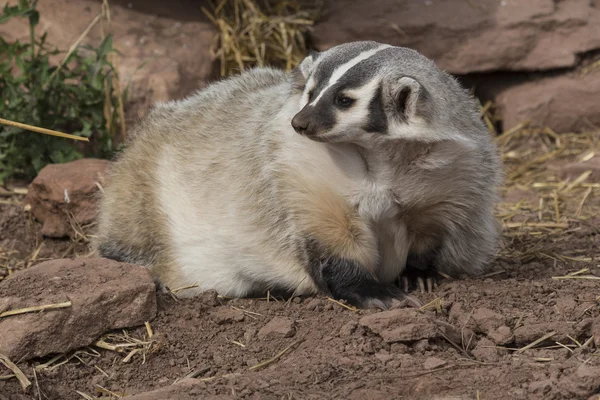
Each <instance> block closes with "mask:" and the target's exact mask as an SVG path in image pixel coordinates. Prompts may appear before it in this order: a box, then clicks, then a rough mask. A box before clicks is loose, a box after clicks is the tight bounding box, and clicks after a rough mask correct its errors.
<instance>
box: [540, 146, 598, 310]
mask: <svg viewBox="0 0 600 400" xmlns="http://www.w3.org/2000/svg"><path fill="white" fill-rule="evenodd" d="M546 165H547V167H548V169H549V170H551V171H552V172H554V173H555V174H556V176H559V177H560V179H568V180H570V181H574V180H575V179H577V177H579V176H580V175H581V174H583V173H584V172H586V171H592V174H591V175H590V177H589V178H588V180H589V181H590V182H597V181H600V155H598V154H596V155H595V156H594V157H592V158H590V159H589V160H585V161H574V162H568V163H565V161H564V160H560V161H559V160H551V161H549V162H548V163H547V164H546ZM577 308H578V307H576V309H577ZM574 311H575V310H574ZM584 313H585V312H584Z"/></svg>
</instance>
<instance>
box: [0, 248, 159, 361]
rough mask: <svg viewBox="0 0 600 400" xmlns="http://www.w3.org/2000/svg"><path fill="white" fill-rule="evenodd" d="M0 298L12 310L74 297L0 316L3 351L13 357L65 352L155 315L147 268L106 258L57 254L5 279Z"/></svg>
mask: <svg viewBox="0 0 600 400" xmlns="http://www.w3.org/2000/svg"><path fill="white" fill-rule="evenodd" d="M0 299H8V300H9V301H10V304H9V306H10V307H9V309H11V310H15V309H20V308H26V307H33V306H40V305H48V304H57V303H65V302H67V301H70V302H71V306H70V307H65V308H59V309H54V310H46V311H44V312H37V313H28V314H21V315H15V316H11V317H8V318H2V319H0V353H2V354H4V355H6V356H8V357H9V358H10V359H13V360H27V359H30V358H33V357H42V356H45V355H47V354H52V353H66V352H68V351H71V350H74V349H77V348H80V347H84V346H88V345H90V344H92V343H93V342H94V341H96V340H97V339H98V337H100V336H101V335H102V334H103V333H104V332H107V331H110V330H113V329H121V328H129V327H134V326H139V325H143V324H144V322H146V321H151V320H152V319H154V317H155V316H156V286H155V284H154V282H153V281H152V277H151V275H150V272H149V271H148V268H145V267H140V266H137V265H133V264H126V263H120V262H116V261H112V260H107V259H104V258H86V259H74V260H70V259H58V260H52V261H46V262H43V263H40V264H37V265H35V266H33V267H30V268H27V269H24V270H21V271H17V272H15V273H14V274H13V275H12V276H11V277H10V278H9V279H6V280H4V281H2V282H0Z"/></svg>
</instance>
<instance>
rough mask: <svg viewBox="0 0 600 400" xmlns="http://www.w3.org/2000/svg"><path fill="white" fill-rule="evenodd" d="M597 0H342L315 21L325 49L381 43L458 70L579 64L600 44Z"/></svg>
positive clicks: (316, 35)
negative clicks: (407, 49) (363, 42)
mask: <svg viewBox="0 0 600 400" xmlns="http://www.w3.org/2000/svg"><path fill="white" fill-rule="evenodd" d="M594 4H595V2H594V1H589V0H570V1H559V0H531V1H518V0H478V1H466V0H465V1H462V0H460V1H450V0H446V1H439V0H425V1H413V0H371V1H362V0H338V1H331V2H327V9H326V13H325V15H324V17H323V18H322V20H321V21H319V22H318V23H317V24H316V25H315V26H314V31H313V37H314V41H315V43H316V45H317V46H318V47H319V48H320V49H326V48H329V47H331V46H334V45H337V44H340V43H343V42H347V41H353V40H377V41H380V42H385V43H389V44H393V45H398V46H407V47H411V48H414V49H416V50H419V51H420V52H422V53H423V54H425V55H426V56H428V57H430V58H433V59H434V60H436V62H437V63H438V64H439V65H440V66H441V67H442V68H443V69H445V70H447V71H449V72H451V73H453V74H461V75H462V74H468V73H474V72H487V71H499V70H512V71H539V70H548V69H556V68H568V67H573V66H575V65H576V64H577V63H578V59H579V55H580V54H582V53H585V52H588V51H591V50H595V49H599V48H600V7H598V5H597V4H596V5H594Z"/></svg>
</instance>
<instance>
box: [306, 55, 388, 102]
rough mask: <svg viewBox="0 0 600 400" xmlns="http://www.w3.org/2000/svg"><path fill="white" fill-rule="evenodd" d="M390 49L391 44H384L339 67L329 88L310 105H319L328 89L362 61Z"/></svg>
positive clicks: (334, 72) (331, 79) (335, 70)
mask: <svg viewBox="0 0 600 400" xmlns="http://www.w3.org/2000/svg"><path fill="white" fill-rule="evenodd" d="M389 47H392V46H390V45H389V44H384V45H381V46H379V47H376V48H374V49H371V50H367V51H363V52H362V53H359V54H358V55H357V56H356V57H354V58H353V59H351V60H350V61H347V62H345V63H343V64H342V65H340V66H339V67H337V68H336V69H334V70H333V72H332V73H331V76H330V77H329V82H327V86H325V87H324V88H323V90H321V93H319V95H318V96H317V97H316V98H315V99H314V100H313V101H312V102H311V103H310V105H311V106H314V105H315V104H317V103H318V102H319V100H320V99H321V97H322V96H323V94H324V93H325V92H326V91H327V89H329V88H330V87H332V86H333V85H335V84H336V83H337V82H338V81H339V80H340V79H341V78H342V76H344V74H346V72H348V71H349V70H350V68H352V67H354V66H355V65H356V64H358V63H359V62H361V61H364V60H366V59H368V58H371V57H373V56H374V55H375V54H377V53H379V52H380V51H381V50H384V49H387V48H389Z"/></svg>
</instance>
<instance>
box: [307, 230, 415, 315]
mask: <svg viewBox="0 0 600 400" xmlns="http://www.w3.org/2000/svg"><path fill="white" fill-rule="evenodd" d="M320 249H321V247H320V246H318V245H317V244H316V243H315V242H314V241H312V242H310V244H309V247H308V250H309V260H308V261H309V265H308V270H309V273H310V275H311V276H312V278H313V279H314V281H315V283H316V284H317V285H318V286H319V287H320V288H321V290H323V291H325V292H327V293H330V294H331V296H332V297H333V298H335V299H340V300H346V301H347V302H348V303H350V304H352V305H353V306H356V307H366V306H368V305H369V304H372V302H373V300H379V301H380V302H381V303H382V304H383V305H386V306H387V305H389V304H390V302H391V301H392V300H393V299H397V300H402V299H403V298H404V297H405V293H404V292H403V291H402V290H401V289H400V288H399V287H397V286H395V285H392V284H384V283H381V282H378V281H377V280H376V279H375V278H373V276H371V274H370V273H369V272H368V271H367V270H366V269H365V267H363V266H362V265H360V264H359V263H358V262H356V261H353V260H348V259H343V258H340V257H335V256H330V255H326V254H324V253H322V252H321V251H320Z"/></svg>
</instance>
